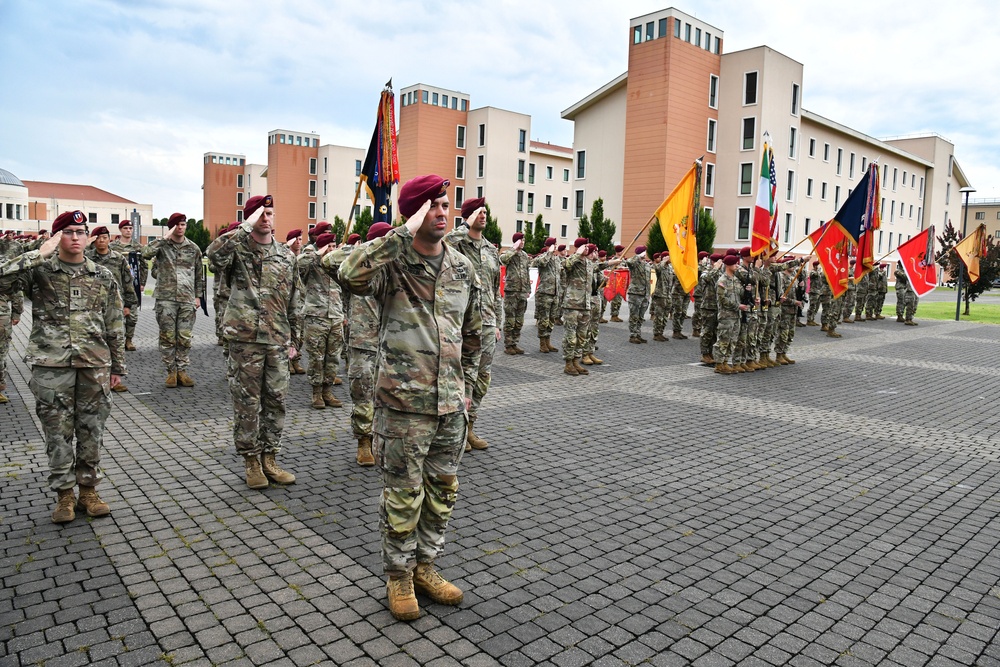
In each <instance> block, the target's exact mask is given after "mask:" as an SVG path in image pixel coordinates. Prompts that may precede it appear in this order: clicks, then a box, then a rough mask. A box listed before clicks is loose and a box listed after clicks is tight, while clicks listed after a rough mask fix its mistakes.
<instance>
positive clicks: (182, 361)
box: [156, 299, 196, 371]
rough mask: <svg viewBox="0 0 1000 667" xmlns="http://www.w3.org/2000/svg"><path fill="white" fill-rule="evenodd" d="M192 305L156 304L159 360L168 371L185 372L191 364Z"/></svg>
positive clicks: (163, 302) (161, 302)
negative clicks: (158, 328) (158, 329)
mask: <svg viewBox="0 0 1000 667" xmlns="http://www.w3.org/2000/svg"><path fill="white" fill-rule="evenodd" d="M195 310H196V309H195V307H194V304H193V303H181V302H180V301H164V300H163V299H160V300H158V301H157V302H156V323H157V325H159V327H160V358H161V359H163V365H164V366H166V367H167V370H168V371H186V370H187V369H188V366H189V365H190V363H191V358H190V352H191V336H192V334H191V330H192V329H194V319H195Z"/></svg>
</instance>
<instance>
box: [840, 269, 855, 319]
mask: <svg viewBox="0 0 1000 667" xmlns="http://www.w3.org/2000/svg"><path fill="white" fill-rule="evenodd" d="M848 272H849V273H848V275H849V277H848V279H847V291H846V292H844V296H843V297H842V298H843V301H844V303H843V306H842V311H841V312H842V313H843V321H844V322H847V321H851V322H853V321H854V303H855V302H856V301H857V297H858V284H857V283H856V282H854V267H853V266H852V267H851V268H850V269H848Z"/></svg>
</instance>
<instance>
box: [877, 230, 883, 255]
mask: <svg viewBox="0 0 1000 667" xmlns="http://www.w3.org/2000/svg"><path fill="white" fill-rule="evenodd" d="M878 251H879V252H882V230H881V229H880V230H878Z"/></svg>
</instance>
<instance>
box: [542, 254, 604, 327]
mask: <svg viewBox="0 0 1000 667" xmlns="http://www.w3.org/2000/svg"><path fill="white" fill-rule="evenodd" d="M565 302H566V258H565V257H560V258H559V294H558V295H557V296H556V312H555V320H554V323H555V324H562V323H563V305H564V304H565ZM603 313H604V311H603V310H602V311H601V314H602V316H603Z"/></svg>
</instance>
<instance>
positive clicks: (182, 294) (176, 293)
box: [142, 238, 205, 303]
mask: <svg viewBox="0 0 1000 667" xmlns="http://www.w3.org/2000/svg"><path fill="white" fill-rule="evenodd" d="M142 256H143V258H145V259H152V260H153V271H154V274H155V276H156V289H155V290H153V298H154V299H164V300H166V301H180V302H183V303H194V300H195V299H196V298H199V297H200V296H201V295H202V294H203V293H204V290H205V285H204V275H203V274H204V272H203V271H202V265H201V248H199V247H198V246H197V245H195V243H194V242H193V241H191V239H188V238H185V239H184V241H183V242H181V243H174V242H173V241H170V240H168V239H165V238H164V239H156V240H155V241H153V242H152V243H150V244H149V245H147V246H146V247H145V248H143V249H142Z"/></svg>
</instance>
